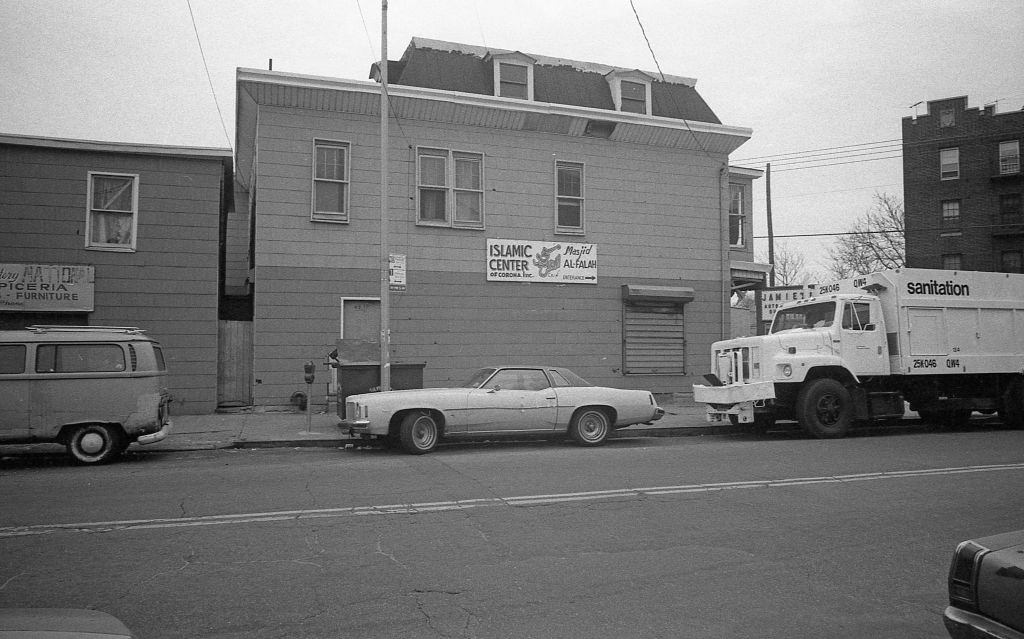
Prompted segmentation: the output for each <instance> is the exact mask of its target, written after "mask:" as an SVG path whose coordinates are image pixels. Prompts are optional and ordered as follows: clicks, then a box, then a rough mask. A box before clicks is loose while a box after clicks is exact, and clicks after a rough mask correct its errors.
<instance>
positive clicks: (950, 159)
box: [939, 148, 960, 180]
mask: <svg viewBox="0 0 1024 639" xmlns="http://www.w3.org/2000/svg"><path fill="white" fill-rule="evenodd" d="M959 177H960V149H957V148H954V149H942V150H940V151H939V179H942V180H956V179H958V178H959Z"/></svg>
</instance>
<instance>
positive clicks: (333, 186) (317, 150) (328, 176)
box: [312, 140, 349, 222]
mask: <svg viewBox="0 0 1024 639" xmlns="http://www.w3.org/2000/svg"><path fill="white" fill-rule="evenodd" d="M348 152H349V145H348V143H346V142H328V141H323V140H314V142H313V164H314V166H313V213H312V219H313V220H314V221H318V222H348V191H349V188H348V187H349V177H348V175H349V169H348V164H349V162H348Z"/></svg>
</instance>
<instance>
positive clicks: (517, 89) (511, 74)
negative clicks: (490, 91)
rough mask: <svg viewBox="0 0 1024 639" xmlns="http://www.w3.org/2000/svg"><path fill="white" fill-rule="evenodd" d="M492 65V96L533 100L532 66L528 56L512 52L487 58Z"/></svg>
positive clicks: (489, 55) (532, 60) (531, 60)
mask: <svg viewBox="0 0 1024 639" xmlns="http://www.w3.org/2000/svg"><path fill="white" fill-rule="evenodd" d="M487 57H488V58H489V59H490V60H491V61H493V63H494V95H496V96H499V97H502V98H515V99H517V100H533V64H534V63H535V62H536V60H534V59H533V58H531V57H530V56H528V55H526V54H523V53H519V52H518V51H513V52H511V53H495V54H488V56H487Z"/></svg>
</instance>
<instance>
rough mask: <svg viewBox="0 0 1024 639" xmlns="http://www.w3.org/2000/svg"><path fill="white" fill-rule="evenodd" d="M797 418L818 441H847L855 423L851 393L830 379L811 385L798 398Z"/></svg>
mask: <svg viewBox="0 0 1024 639" xmlns="http://www.w3.org/2000/svg"><path fill="white" fill-rule="evenodd" d="M796 414H797V418H798V421H799V422H800V425H801V426H802V427H803V429H804V430H805V431H807V433H808V434H810V435H813V436H814V437H817V438H819V439H835V438H838V437H843V436H845V435H846V433H847V431H849V430H850V425H851V424H852V423H853V402H852V400H851V398H850V391H848V390H846V387H845V386H843V385H842V384H841V383H840V382H838V381H836V380H834V379H831V378H828V377H823V378H821V379H816V380H813V381H811V382H808V383H807V384H806V385H805V386H804V387H803V388H802V389H801V390H800V393H799V394H798V395H797V398H796Z"/></svg>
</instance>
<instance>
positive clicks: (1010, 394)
mask: <svg viewBox="0 0 1024 639" xmlns="http://www.w3.org/2000/svg"><path fill="white" fill-rule="evenodd" d="M999 418H1000V419H1002V420H1003V426H1004V427H1006V428H1013V429H1021V428H1024V379H1021V378H1020V377H1017V378H1014V379H1013V380H1012V381H1011V382H1010V383H1009V384H1008V385H1007V386H1006V391H1005V392H1003V401H1002V402H1001V403H1000V406H999Z"/></svg>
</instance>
